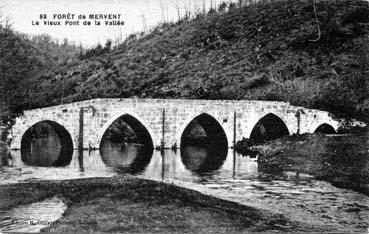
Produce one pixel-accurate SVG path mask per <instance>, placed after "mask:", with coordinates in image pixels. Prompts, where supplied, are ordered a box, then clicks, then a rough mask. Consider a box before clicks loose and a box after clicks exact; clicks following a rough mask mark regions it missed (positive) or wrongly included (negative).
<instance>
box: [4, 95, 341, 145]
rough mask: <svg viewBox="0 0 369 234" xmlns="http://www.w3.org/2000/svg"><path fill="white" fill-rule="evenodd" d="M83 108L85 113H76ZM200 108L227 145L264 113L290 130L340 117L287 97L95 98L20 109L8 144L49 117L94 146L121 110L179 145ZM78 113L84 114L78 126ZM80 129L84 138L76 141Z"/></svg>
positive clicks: (309, 129) (163, 140)
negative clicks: (282, 99)
mask: <svg viewBox="0 0 369 234" xmlns="http://www.w3.org/2000/svg"><path fill="white" fill-rule="evenodd" d="M81 111H83V115H80V112H81ZM298 112H299V113H300V114H298ZM201 114H207V115H210V116H211V117H213V118H214V119H215V120H216V121H217V122H218V123H219V125H220V126H221V127H222V128H223V130H224V132H225V135H226V137H227V140H228V146H229V147H232V146H233V145H234V143H235V142H237V141H239V140H241V139H242V138H243V137H245V138H249V137H250V134H251V131H252V129H253V127H254V126H255V124H256V123H257V122H258V121H259V120H260V119H261V118H263V117H264V116H265V115H267V114H273V115H275V116H277V117H279V118H280V119H281V120H282V121H283V122H284V123H285V125H286V126H287V128H288V130H289V133H290V134H294V133H297V132H299V133H301V134H302V133H313V132H314V131H315V129H316V128H317V127H318V126H320V125H321V124H323V123H326V124H329V125H331V126H332V127H333V128H334V129H335V130H337V128H338V127H339V126H340V121H339V120H335V119H333V117H332V116H331V115H330V114H329V113H328V112H326V111H321V110H316V109H307V108H304V107H299V106H292V105H290V103H287V102H278V101H258V100H199V99H139V98H97V99H90V100H85V101H79V102H74V103H69V104H62V105H57V106H50V107H45V108H37V109H33V110H26V111H24V113H23V115H22V116H20V117H18V118H16V121H15V124H14V125H13V127H12V129H11V132H10V134H9V141H10V142H11V143H10V148H11V149H20V148H21V139H22V136H23V134H24V133H25V132H26V131H27V129H29V128H30V127H31V126H33V125H34V124H36V123H38V122H41V121H45V120H49V121H53V122H56V123H58V124H60V125H61V126H63V127H64V128H65V129H66V130H67V131H68V132H69V133H70V135H71V138H72V141H73V145H74V148H75V149H77V147H78V145H83V148H85V149H89V148H91V149H98V148H99V144H100V141H101V138H102V136H103V134H104V132H105V130H106V129H107V128H108V127H109V125H110V124H111V123H113V122H114V120H116V119H117V118H119V117H120V116H122V115H130V116H132V117H134V118H135V119H137V120H138V121H139V122H140V123H141V124H142V125H143V126H144V127H145V128H146V129H147V130H148V132H149V134H150V136H151V138H152V140H153V144H154V146H155V147H164V148H172V147H177V148H178V147H179V146H180V139H181V136H182V133H183V131H184V129H185V128H186V126H187V125H188V124H189V123H190V122H191V121H192V120H193V119H194V118H195V117H196V116H199V115H201ZM298 115H300V117H298ZM80 116H83V121H82V123H83V125H82V126H80V121H81V120H80V119H79V118H80ZM163 117H164V118H163ZM81 128H82V129H81ZM81 130H82V132H83V136H82V139H83V142H82V144H81V142H79V140H80V138H81V135H80V132H81Z"/></svg>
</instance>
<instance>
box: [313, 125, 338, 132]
mask: <svg viewBox="0 0 369 234" xmlns="http://www.w3.org/2000/svg"><path fill="white" fill-rule="evenodd" d="M314 133H323V134H335V133H336V130H335V129H334V127H333V126H332V125H329V124H327V123H323V124H321V125H319V126H318V127H317V128H316V129H315V131H314Z"/></svg>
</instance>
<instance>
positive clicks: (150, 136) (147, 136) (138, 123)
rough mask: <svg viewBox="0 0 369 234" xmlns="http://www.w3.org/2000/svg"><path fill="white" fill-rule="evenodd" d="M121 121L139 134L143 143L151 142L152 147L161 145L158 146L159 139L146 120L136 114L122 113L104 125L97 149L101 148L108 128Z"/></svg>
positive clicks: (98, 137) (99, 135) (98, 138)
mask: <svg viewBox="0 0 369 234" xmlns="http://www.w3.org/2000/svg"><path fill="white" fill-rule="evenodd" d="M119 119H123V121H124V122H126V123H127V124H128V125H129V126H130V127H131V128H132V129H133V130H134V131H135V132H136V134H137V132H139V134H140V135H141V136H137V137H138V138H141V141H147V142H149V144H150V147H154V146H156V145H160V142H159V144H158V139H157V138H156V137H155V134H154V131H153V130H152V129H151V127H150V125H149V124H147V123H146V121H145V120H143V119H142V118H140V117H138V115H137V114H136V113H132V112H121V113H117V114H115V115H113V117H111V118H110V120H109V121H107V122H106V123H105V124H104V126H103V127H102V128H101V129H100V130H99V132H98V136H97V142H96V146H97V147H100V144H101V142H102V140H103V137H104V134H105V133H106V131H107V130H108V128H109V127H110V126H112V124H113V123H114V122H115V121H118V120H119Z"/></svg>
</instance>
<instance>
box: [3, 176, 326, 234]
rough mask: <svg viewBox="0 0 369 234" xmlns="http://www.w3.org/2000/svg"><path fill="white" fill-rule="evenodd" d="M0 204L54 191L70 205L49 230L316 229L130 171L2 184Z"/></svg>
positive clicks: (22, 201) (29, 200)
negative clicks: (118, 173) (83, 177)
mask: <svg viewBox="0 0 369 234" xmlns="http://www.w3.org/2000/svg"><path fill="white" fill-rule="evenodd" d="M0 191H1V193H0V201H1V203H0V210H1V211H7V210H10V209H12V208H14V207H17V206H19V205H25V204H30V203H33V202H39V201H42V200H45V199H47V198H51V197H54V196H57V197H61V198H62V199H63V200H64V202H65V203H66V204H67V205H68V208H67V210H66V212H65V213H64V215H63V217H62V218H61V219H59V220H58V221H57V222H55V223H54V224H53V225H52V226H51V227H48V228H45V229H44V230H43V231H52V232H86V231H88V232H91V231H92V232H173V231H176V232H223V233H225V232H227V233H228V232H240V231H311V230H313V231H318V230H321V231H322V230H324V228H323V229H322V228H319V227H309V226H308V225H306V224H302V223H297V222H291V221H289V220H287V219H286V218H285V217H284V216H282V215H276V214H273V213H270V212H268V211H264V210H258V209H255V208H251V207H247V206H242V205H239V204H237V203H233V202H228V201H224V200H221V199H217V198H213V197H210V196H206V195H203V194H201V193H198V192H195V191H192V190H188V189H184V188H180V187H177V186H174V185H170V184H164V183H159V182H154V181H148V180H143V179H137V178H133V177H130V176H121V177H113V178H93V179H79V180H67V181H40V182H31V183H19V184H11V185H2V186H0Z"/></svg>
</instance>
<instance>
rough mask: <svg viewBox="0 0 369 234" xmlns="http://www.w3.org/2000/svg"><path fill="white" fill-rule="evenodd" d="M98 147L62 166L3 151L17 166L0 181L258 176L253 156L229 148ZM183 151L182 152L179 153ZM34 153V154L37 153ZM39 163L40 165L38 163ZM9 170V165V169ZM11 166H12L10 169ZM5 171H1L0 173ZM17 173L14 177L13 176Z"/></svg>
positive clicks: (5, 161)
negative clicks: (26, 159)
mask: <svg viewBox="0 0 369 234" xmlns="http://www.w3.org/2000/svg"><path fill="white" fill-rule="evenodd" d="M100 152H102V154H100ZM100 152H99V151H97V150H95V151H83V157H81V156H80V155H79V153H78V151H74V154H73V157H72V160H71V162H70V164H69V165H67V166H64V167H39V166H35V165H27V163H25V162H24V161H22V157H21V152H20V151H10V152H9V153H8V154H5V153H4V154H3V155H2V160H1V161H2V166H7V167H10V168H19V169H20V170H19V171H18V172H16V171H13V173H15V174H14V176H9V175H8V177H9V179H11V180H10V181H9V180H8V181H7V179H6V178H2V183H7V182H12V180H16V181H20V180H23V179H25V180H27V179H29V178H33V179H45V180H48V179H72V178H84V177H95V176H114V175H119V174H122V173H123V174H125V173H128V174H134V175H141V176H144V177H146V178H151V179H158V180H162V179H185V180H187V181H196V180H198V179H200V178H201V177H202V176H206V177H209V176H210V177H211V176H217V175H220V174H223V175H224V176H229V177H230V178H234V177H235V176H237V175H249V176H257V172H258V171H257V162H256V159H253V158H250V157H247V156H242V155H240V154H237V153H234V152H233V150H232V149H229V150H228V152H227V151H226V152H225V154H223V155H214V152H211V151H209V150H208V149H206V148H201V147H199V146H188V147H185V148H184V149H183V150H181V152H179V151H172V150H164V151H157V150H154V151H145V150H144V149H142V147H141V146H137V145H133V144H131V145H127V146H126V147H125V148H120V146H119V147H117V146H116V145H114V144H113V145H112V144H108V145H104V147H103V148H102V149H101V150H100ZM181 154H183V155H181ZM36 155H37V154H36ZM41 166H42V165H41ZM8 170H9V169H8ZM10 170H11V169H10ZM1 175H3V176H5V174H0V176H1ZM16 176H17V177H16Z"/></svg>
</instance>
